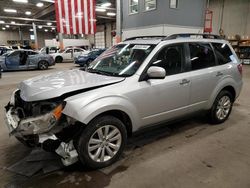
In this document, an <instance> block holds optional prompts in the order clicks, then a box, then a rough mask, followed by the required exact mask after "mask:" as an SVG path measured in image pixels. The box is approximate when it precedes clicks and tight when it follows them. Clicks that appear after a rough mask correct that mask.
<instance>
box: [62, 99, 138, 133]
mask: <svg viewBox="0 0 250 188" xmlns="http://www.w3.org/2000/svg"><path fill="white" fill-rule="evenodd" d="M84 98H85V99H86V98H88V96H85V97H84V96H81V97H79V98H77V99H73V100H71V99H68V100H66V102H67V105H66V106H65V108H64V110H63V113H64V114H65V115H67V116H70V117H72V118H74V119H76V120H77V121H80V122H82V123H84V124H88V123H89V122H90V121H91V120H92V119H94V118H95V117H96V116H98V115H100V114H102V113H104V112H107V111H110V110H120V111H123V112H125V113H126V114H127V115H128V116H129V117H130V120H131V122H132V125H133V131H135V130H137V129H138V125H140V124H141V121H140V118H139V116H138V112H137V110H136V108H135V106H134V105H133V104H132V103H131V102H130V101H129V100H128V99H127V98H126V97H123V96H119V95H108V96H102V97H96V98H95V99H93V98H92V99H90V98H89V99H87V100H84Z"/></svg>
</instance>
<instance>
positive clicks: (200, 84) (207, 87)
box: [187, 42, 217, 111]
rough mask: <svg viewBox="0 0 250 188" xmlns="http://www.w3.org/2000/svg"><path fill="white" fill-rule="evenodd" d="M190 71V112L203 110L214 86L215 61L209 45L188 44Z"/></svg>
mask: <svg viewBox="0 0 250 188" xmlns="http://www.w3.org/2000/svg"><path fill="white" fill-rule="evenodd" d="M187 45H188V50H189V52H190V53H189V61H188V63H189V71H190V79H191V80H190V81H191V85H190V111H197V110H200V109H203V108H204V107H205V105H206V103H207V101H208V99H209V98H210V96H211V94H212V92H213V90H214V88H215V86H216V84H217V76H216V73H217V71H216V59H215V55H214V51H213V48H212V46H211V44H210V43H203V42H200V43H199V42H194V43H188V44H187Z"/></svg>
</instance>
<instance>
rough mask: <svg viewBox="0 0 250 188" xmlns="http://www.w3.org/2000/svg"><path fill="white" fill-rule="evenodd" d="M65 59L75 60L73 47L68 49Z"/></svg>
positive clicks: (64, 55)
mask: <svg viewBox="0 0 250 188" xmlns="http://www.w3.org/2000/svg"><path fill="white" fill-rule="evenodd" d="M63 59H64V60H66V61H70V60H73V49H68V50H66V51H65V53H64V54H63Z"/></svg>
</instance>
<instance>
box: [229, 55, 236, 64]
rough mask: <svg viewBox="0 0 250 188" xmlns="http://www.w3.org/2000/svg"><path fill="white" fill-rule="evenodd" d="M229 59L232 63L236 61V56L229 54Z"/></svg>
mask: <svg viewBox="0 0 250 188" xmlns="http://www.w3.org/2000/svg"><path fill="white" fill-rule="evenodd" d="M230 59H231V61H232V62H233V63H237V60H236V58H235V57H234V55H230Z"/></svg>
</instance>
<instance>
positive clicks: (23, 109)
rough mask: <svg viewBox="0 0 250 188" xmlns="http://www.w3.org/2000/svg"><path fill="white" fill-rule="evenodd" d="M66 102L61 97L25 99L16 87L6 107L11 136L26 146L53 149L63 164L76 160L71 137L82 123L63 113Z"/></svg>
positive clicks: (79, 130)
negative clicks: (27, 100)
mask: <svg viewBox="0 0 250 188" xmlns="http://www.w3.org/2000/svg"><path fill="white" fill-rule="evenodd" d="M65 105H66V102H64V101H63V99H61V98H56V99H53V100H46V101H36V102H26V101H24V100H22V98H21V97H20V90H16V91H15V92H13V94H12V96H11V100H10V102H9V104H8V105H7V106H6V107H5V109H6V125H7V127H8V129H9V132H10V135H11V136H15V137H16V138H17V139H18V140H19V141H21V142H22V143H25V144H26V145H28V146H33V147H35V146H38V147H42V148H43V149H44V150H45V151H49V152H56V153H57V154H58V155H60V156H61V157H62V162H63V164H64V165H66V166H68V165H71V164H73V163H75V162H76V161H78V154H77V151H76V149H75V146H74V138H76V137H77V136H78V135H79V133H81V129H82V125H81V124H79V122H76V121H75V120H74V119H72V118H69V117H67V116H65V115H64V114H63V113H62V111H63V109H64V107H65Z"/></svg>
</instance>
